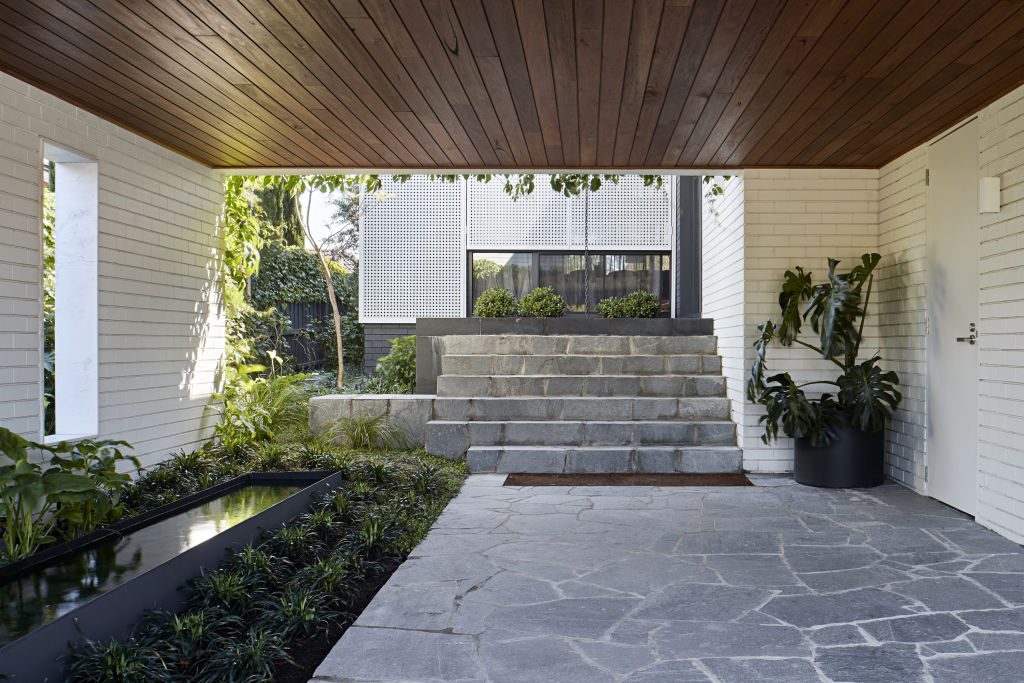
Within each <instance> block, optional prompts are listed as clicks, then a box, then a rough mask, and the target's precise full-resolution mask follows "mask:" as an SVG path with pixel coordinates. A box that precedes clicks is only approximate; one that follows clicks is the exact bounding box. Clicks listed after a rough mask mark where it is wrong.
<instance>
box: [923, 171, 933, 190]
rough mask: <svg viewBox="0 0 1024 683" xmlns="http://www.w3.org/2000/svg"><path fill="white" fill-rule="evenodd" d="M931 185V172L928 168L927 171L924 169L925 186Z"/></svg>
mask: <svg viewBox="0 0 1024 683" xmlns="http://www.w3.org/2000/svg"><path fill="white" fill-rule="evenodd" d="M930 184H931V171H930V170H929V169H927V168H926V169H924V186H925V187H928V186H929V185H930Z"/></svg>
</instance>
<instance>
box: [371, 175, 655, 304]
mask: <svg viewBox="0 0 1024 683" xmlns="http://www.w3.org/2000/svg"><path fill="white" fill-rule="evenodd" d="M504 182H505V181H504V179H503V178H500V177H496V178H494V179H493V180H492V181H491V182H489V183H480V182H477V181H475V180H468V181H467V180H460V181H459V182H456V183H443V182H439V181H430V180H427V179H426V176H413V177H412V179H411V180H409V181H408V182H405V183H395V182H392V181H391V180H385V181H384V185H383V196H384V198H383V199H379V198H377V197H376V196H374V195H366V196H364V198H363V210H362V215H361V218H360V253H361V264H360V272H359V292H360V294H359V296H360V302H361V304H360V307H359V319H360V321H362V322H374V323H385V322H387V323H408V322H413V321H415V319H416V318H418V317H420V318H423V317H439V318H461V317H464V316H465V315H466V260H467V259H466V251H467V249H469V250H491V251H539V250H556V251H565V250H569V249H571V250H582V249H583V246H584V244H583V233H584V230H583V216H584V214H583V205H584V200H583V197H582V196H579V197H573V198H567V197H565V196H563V195H561V194H560V193H558V192H555V191H553V190H552V189H551V183H550V177H549V176H546V175H538V176H537V177H536V188H535V189H534V191H533V193H532V194H530V195H527V196H526V197H521V198H520V199H519V200H517V201H513V200H512V199H511V198H510V197H509V196H508V195H507V194H505V191H504V189H503V186H504ZM671 193H672V184H671V177H666V178H665V182H664V184H663V186H662V188H661V189H655V188H653V187H644V185H643V180H642V179H641V178H640V177H639V176H626V177H623V178H621V179H620V180H619V183H618V184H614V183H611V182H605V183H604V184H603V185H602V187H601V189H600V190H598V191H597V192H594V193H591V194H590V196H589V200H588V202H589V212H588V216H589V225H588V229H587V234H588V238H589V247H590V249H592V250H601V249H611V250H616V251H632V250H640V251H669V250H670V249H671V245H672V223H671V218H672V212H671V211H670V206H671V202H670V195H671Z"/></svg>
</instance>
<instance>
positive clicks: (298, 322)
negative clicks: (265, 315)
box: [277, 301, 345, 369]
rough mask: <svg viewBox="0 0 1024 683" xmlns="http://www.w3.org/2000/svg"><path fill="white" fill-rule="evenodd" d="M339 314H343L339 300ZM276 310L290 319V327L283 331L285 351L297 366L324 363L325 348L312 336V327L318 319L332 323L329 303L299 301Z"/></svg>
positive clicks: (302, 366) (307, 366) (343, 308)
mask: <svg viewBox="0 0 1024 683" xmlns="http://www.w3.org/2000/svg"><path fill="white" fill-rule="evenodd" d="M338 307H339V309H340V311H341V314H342V315H344V314H345V306H344V305H343V304H342V303H341V302H340V301H339V302H338ZM277 310H278V312H280V313H281V314H282V315H285V316H287V317H288V319H289V320H291V321H292V329H291V331H290V332H287V333H285V335H284V343H285V346H286V347H287V348H286V353H287V354H288V355H290V356H294V357H295V363H296V365H297V366H298V367H299V368H303V369H306V368H315V367H318V366H321V365H323V364H324V360H325V349H324V347H323V346H322V345H320V344H318V343H317V342H316V340H315V338H313V335H312V329H313V327H314V324H315V323H316V322H317V321H319V320H326V321H328V322H327V323H325V324H333V320H332V312H331V305H330V304H329V303H328V302H326V301H299V302H292V303H287V304H281V305H280V306H278V307H277Z"/></svg>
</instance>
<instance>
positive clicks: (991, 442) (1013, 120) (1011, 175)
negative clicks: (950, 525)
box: [975, 87, 1024, 543]
mask: <svg viewBox="0 0 1024 683" xmlns="http://www.w3.org/2000/svg"><path fill="white" fill-rule="evenodd" d="M978 123H979V138H980V140H979V150H978V151H979V160H980V164H981V169H980V175H981V176H983V177H987V176H999V177H1000V178H1001V192H1000V195H1001V196H1000V199H1001V204H1002V209H1001V210H1000V212H999V213H983V214H981V215H980V223H979V228H980V230H979V239H980V261H979V267H978V275H979V285H980V290H981V291H980V293H979V303H980V316H979V317H980V320H979V321H978V329H979V330H980V331H981V334H980V336H979V344H980V364H981V367H980V368H979V379H980V381H979V384H978V407H979V425H978V440H979V442H980V443H979V451H978V507H977V511H976V515H975V516H976V519H977V520H978V521H979V522H980V523H981V524H984V525H985V526H988V527H990V528H992V529H995V530H996V531H999V532H1000V533H1002V534H1004V535H1006V536H1008V537H1009V538H1012V539H1014V540H1015V541H1017V542H1019V543H1024V87H1021V88H1018V89H1017V90H1015V91H1014V92H1012V93H1010V94H1009V95H1006V96H1005V97H1003V98H1001V99H1000V100H998V101H996V102H994V103H993V104H991V105H989V106H988V107H986V108H985V109H983V110H982V111H981V112H980V113H979V115H978Z"/></svg>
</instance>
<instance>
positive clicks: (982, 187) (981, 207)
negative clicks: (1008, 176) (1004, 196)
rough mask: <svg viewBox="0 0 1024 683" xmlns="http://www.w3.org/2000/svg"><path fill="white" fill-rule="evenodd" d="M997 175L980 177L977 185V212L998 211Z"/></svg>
mask: <svg viewBox="0 0 1024 683" xmlns="http://www.w3.org/2000/svg"><path fill="white" fill-rule="evenodd" d="M999 209H1000V206H999V177H998V176H997V177H995V178H982V179H981V180H980V181H979V185H978V213H999Z"/></svg>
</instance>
